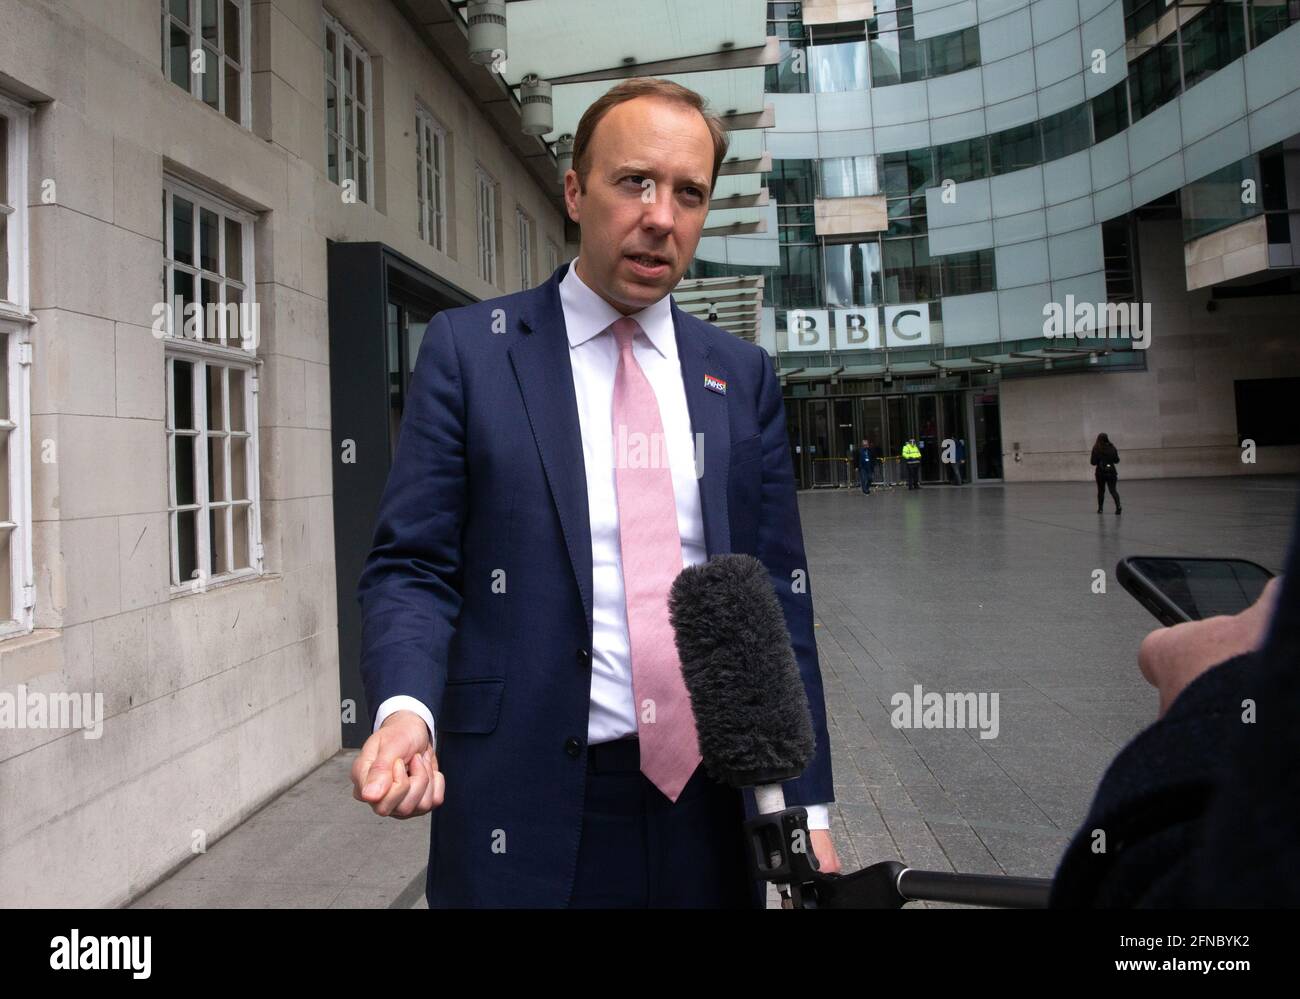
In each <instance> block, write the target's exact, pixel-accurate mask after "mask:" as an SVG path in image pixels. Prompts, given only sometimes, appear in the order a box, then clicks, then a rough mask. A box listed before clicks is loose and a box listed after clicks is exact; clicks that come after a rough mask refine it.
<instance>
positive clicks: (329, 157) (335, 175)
mask: <svg viewBox="0 0 1300 999" xmlns="http://www.w3.org/2000/svg"><path fill="white" fill-rule="evenodd" d="M325 168H326V171H327V172H328V173H329V178H330V180H331V181H333V182H334V183H335V184H337V183H338V182H339V140H338V136H337V135H335V134H333V133H331V134H330V136H329V141H328V142H327V143H326V144H325Z"/></svg>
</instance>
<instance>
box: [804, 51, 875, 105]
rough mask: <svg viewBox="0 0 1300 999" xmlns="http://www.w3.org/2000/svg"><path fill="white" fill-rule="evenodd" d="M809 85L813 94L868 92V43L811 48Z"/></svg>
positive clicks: (808, 59) (809, 55) (808, 57)
mask: <svg viewBox="0 0 1300 999" xmlns="http://www.w3.org/2000/svg"><path fill="white" fill-rule="evenodd" d="M805 51H806V53H807V69H808V77H809V80H808V82H809V84H810V87H809V89H811V90H812V91H813V92H814V93H820V94H828V93H837V92H843V91H847V90H866V89H867V45H866V42H865V41H855V42H840V43H838V44H835V45H811V46H809V47H808V48H807V49H806V50H805Z"/></svg>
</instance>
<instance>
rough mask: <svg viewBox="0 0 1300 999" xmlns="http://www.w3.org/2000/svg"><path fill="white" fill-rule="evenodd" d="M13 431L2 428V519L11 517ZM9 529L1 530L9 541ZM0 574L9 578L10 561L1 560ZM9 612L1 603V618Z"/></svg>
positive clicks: (0, 516) (0, 432)
mask: <svg viewBox="0 0 1300 999" xmlns="http://www.w3.org/2000/svg"><path fill="white" fill-rule="evenodd" d="M10 433H11V431H8V430H0V520H8V519H9V435H10ZM9 533H10V532H9V531H0V535H3V536H4V538H5V540H6V541H7V540H8V538H9ZM0 576H3V577H5V578H6V579H8V578H9V563H8V562H7V561H5V560H0ZM8 614H9V605H8V604H5V603H0V620H2V619H3V618H5V617H7V616H8Z"/></svg>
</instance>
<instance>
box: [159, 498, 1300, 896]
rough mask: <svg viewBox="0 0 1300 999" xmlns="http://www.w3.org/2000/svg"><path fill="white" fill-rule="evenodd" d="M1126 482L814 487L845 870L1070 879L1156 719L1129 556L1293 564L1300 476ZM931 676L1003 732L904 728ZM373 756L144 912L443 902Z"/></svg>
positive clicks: (816, 587) (819, 622)
mask: <svg viewBox="0 0 1300 999" xmlns="http://www.w3.org/2000/svg"><path fill="white" fill-rule="evenodd" d="M1120 489H1121V495H1122V497H1123V501H1124V511H1125V512H1124V514H1123V515H1122V516H1120V517H1116V516H1115V515H1114V514H1113V513H1110V512H1108V513H1106V514H1103V515H1101V516H1098V515H1097V514H1096V513H1095V512H1094V510H1095V507H1094V506H1093V501H1094V499H1095V492H1094V491H1093V485H1092V483H1091V482H1083V483H1029V484H1017V485H1011V486H1001V485H989V486H965V487H960V488H957V487H926V488H922V489H921V490H920V491H919V492H913V493H908V492H906V491H905V490H894V491H892V492H884V493H876V494H873V495H871V496H864V495H862V493H861V492H860V491H858V490H847V489H845V490H827V491H812V492H805V493H801V494H800V504H799V505H800V517H801V520H802V524H803V530H804V539H805V546H806V548H807V553H808V563H809V578H810V585H811V590H812V594H813V604H814V608H815V611H816V634H817V645H818V651H819V656H820V660H821V666H822V674H823V679H824V681H825V687H826V702H827V711H828V715H829V723H830V734H831V749H832V758H833V765H834V770H835V791H836V799H837V800H836V804H835V806H834V807H833V808H832V810H831V823H832V832H833V833H834V836H835V839H836V844H837V848H838V850H839V852H840V857H841V860H842V861H843V863H844V866H845V869H846V870H856V869H858V868H860V867H863V866H866V865H868V864H871V863H876V862H878V861H881V860H888V859H897V860H902V861H903V862H905V863H908V864H911V865H913V866H916V867H923V868H927V869H934V870H945V871H946V870H956V871H962V872H968V873H980V874H996V873H1009V874H1018V875H1028V876H1038V877H1050V876H1051V875H1052V873H1053V872H1054V870H1055V868H1056V864H1057V862H1058V860H1059V859H1060V855H1061V852H1062V851H1063V849H1064V848H1065V845H1066V843H1067V842H1068V840H1069V837H1070V835H1071V834H1072V833H1073V831H1074V829H1075V827H1076V826H1077V824H1078V823H1079V822H1081V821H1082V819H1083V817H1084V815H1085V814H1086V812H1087V808H1088V805H1089V803H1090V801H1091V799H1092V795H1093V793H1094V791H1095V788H1096V785H1097V781H1098V780H1099V779H1100V777H1101V775H1102V774H1103V773H1104V771H1105V769H1106V767H1107V765H1108V764H1109V763H1110V761H1111V759H1113V757H1114V756H1115V754H1116V752H1117V751H1118V750H1119V749H1120V748H1121V747H1122V746H1123V745H1124V743H1126V742H1127V741H1128V740H1129V739H1130V738H1132V737H1133V736H1134V735H1135V734H1137V733H1138V732H1139V731H1140V730H1141V729H1142V728H1143V727H1145V726H1146V725H1147V724H1149V723H1150V721H1151V720H1152V719H1153V718H1154V717H1155V710H1156V696H1155V693H1154V691H1153V690H1152V689H1151V688H1150V687H1149V686H1147V684H1146V683H1145V682H1144V681H1143V680H1142V678H1141V676H1140V675H1139V674H1138V671H1137V648H1138V644H1139V643H1140V642H1141V640H1142V637H1143V636H1144V635H1146V634H1147V632H1148V631H1150V630H1151V629H1152V628H1153V627H1154V626H1155V622H1154V619H1153V618H1151V617H1150V616H1149V615H1148V614H1147V612H1146V611H1144V610H1143V609H1142V608H1141V607H1140V606H1139V605H1138V604H1137V602H1136V601H1134V600H1133V599H1132V598H1131V597H1130V596H1129V595H1128V594H1127V593H1125V592H1124V590H1123V588H1122V587H1121V586H1120V585H1119V584H1118V583H1117V582H1116V580H1115V578H1114V566H1115V563H1116V561H1117V560H1118V559H1120V558H1121V557H1123V556H1127V555H1138V554H1152V555H1201V556H1235V557H1241V558H1248V559H1252V560H1254V561H1257V562H1260V563H1262V564H1263V565H1265V566H1267V567H1268V568H1270V569H1272V570H1273V571H1278V570H1280V568H1281V565H1282V562H1283V559H1284V557H1285V547H1286V543H1287V541H1288V537H1289V531H1290V525H1291V518H1292V513H1293V510H1294V507H1295V503H1296V499H1297V487H1296V483H1295V482H1294V481H1291V480H1287V479H1279V478H1234V479H1191V480H1163V481H1156V480H1151V481H1135V482H1128V481H1125V482H1121V484H1120ZM1094 569H1103V570H1105V573H1106V583H1107V588H1106V592H1105V593H1104V594H1094V593H1092V592H1091V582H1092V572H1093V570H1094ZM916 684H920V685H921V686H922V688H923V691H935V692H940V693H948V692H951V693H975V694H978V693H981V692H982V693H985V694H992V693H997V694H998V706H999V711H998V721H999V726H998V728H999V730H998V735H997V738H995V739H981V738H979V733H978V732H977V731H975V730H973V729H958V730H952V729H934V728H929V729H927V728H920V729H915V728H895V727H894V725H893V724H892V723H891V719H890V714H891V710H892V708H891V698H892V697H893V696H894V695H895V694H898V693H908V694H909V695H910V694H911V692H912V691H913V688H914V685H916ZM354 757H355V752H354V751H343V752H340V753H339V754H338V755H336V756H335V757H333V758H332V759H330V760H329V761H328V762H326V763H325V764H324V765H322V766H321V767H319V768H318V769H317V770H315V771H313V772H312V773H311V774H310V775H308V776H307V777H306V778H304V779H303V780H302V781H300V782H299V783H298V784H296V785H295V786H294V787H293V788H291V789H290V790H289V791H287V792H286V793H285V794H284V795H282V796H280V797H279V798H277V799H276V800H274V801H273V802H271V803H270V804H268V805H267V806H266V807H265V808H263V809H262V810H261V811H259V812H258V813H257V814H255V815H254V816H253V817H252V818H250V819H249V820H248V821H246V822H245V823H243V824H242V825H240V826H239V827H238V828H237V829H235V830H233V831H232V832H231V833H229V834H228V835H226V836H225V837H223V838H222V839H221V840H220V841H219V842H217V843H215V844H212V845H211V846H210V848H209V850H208V852H207V853H206V854H204V855H202V856H199V857H196V858H195V859H194V860H193V861H191V862H190V863H188V864H187V865H185V866H184V867H182V868H180V869H178V870H177V871H176V872H175V873H174V874H172V875H171V876H170V877H169V878H167V879H166V880H164V881H163V882H162V883H161V884H159V885H158V886H156V887H155V888H154V889H152V890H151V891H149V892H148V893H147V894H145V895H143V896H142V897H141V898H139V899H138V900H136V902H135V903H134V904H135V905H136V906H148V907H171V906H185V907H258V908H261V907H283V908H294V907H312V908H328V907H333V908H340V907H349V908H388V907H401V908H422V907H424V905H425V902H424V865H425V862H426V859H427V852H428V842H429V820H428V817H427V816H426V817H421V818H417V819H411V820H406V821H395V820H392V819H382V818H379V817H377V816H374V815H372V814H371V813H370V811H369V810H368V809H367V808H365V807H363V806H361V805H360V804H359V803H357V802H356V801H354V800H353V799H352V797H351V793H350V783H349V780H348V772H349V768H350V767H351V764H352V760H353V758H354ZM936 907H940V908H942V907H944V906H936Z"/></svg>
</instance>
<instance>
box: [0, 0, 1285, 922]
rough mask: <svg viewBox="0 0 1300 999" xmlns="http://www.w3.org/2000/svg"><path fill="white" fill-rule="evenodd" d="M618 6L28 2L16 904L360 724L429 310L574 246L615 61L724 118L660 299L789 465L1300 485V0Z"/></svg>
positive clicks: (17, 473)
mask: <svg viewBox="0 0 1300 999" xmlns="http://www.w3.org/2000/svg"><path fill="white" fill-rule="evenodd" d="M600 6H601V11H602V16H601V17H600V18H599V19H597V20H596V21H594V22H593V21H591V20H590V18H589V13H590V7H591V5H590V4H589V3H586V2H585V0H521V2H510V3H504V2H501V0H494V2H475V3H470V4H466V3H463V2H459V0H117V2H113V3H106V2H100V0H0V369H2V371H0V476H3V483H2V484H0V905H5V906H24V905H118V904H123V903H128V902H130V901H131V900H133V899H135V898H138V897H139V896H140V895H141V894H143V893H144V892H146V891H148V890H149V888H150V887H151V886H153V885H155V884H157V883H158V882H159V880H160V879H162V878H164V877H165V876H166V875H167V874H168V873H169V872H170V871H173V870H175V869H176V868H178V867H179V866H180V865H182V864H184V863H185V862H186V861H187V860H189V859H190V858H192V857H193V856H194V855H195V853H196V852H199V851H201V850H203V849H205V848H206V846H208V845H210V844H212V843H213V842H215V841H216V840H218V839H220V838H221V837H222V836H223V835H225V834H226V833H228V832H229V831H231V830H232V829H234V828H235V827H236V826H238V825H239V824H240V823H241V822H243V821H244V820H245V819H247V818H248V817H249V816H250V815H252V814H253V813H255V812H256V811H257V810H258V809H259V808H261V807H262V806H263V805H264V804H266V803H267V802H268V801H270V800H272V799H273V798H275V797H276V796H278V795H280V794H282V793H283V792H284V791H286V790H287V789H288V788H290V787H292V786H293V785H294V784H295V783H296V782H298V781H299V780H301V779H302V778H303V777H304V776H305V775H306V774H308V773H310V772H311V771H312V770H313V769H315V768H316V767H318V766H320V765H321V764H322V763H323V762H325V761H327V760H329V759H331V758H332V757H333V756H334V755H335V754H336V753H337V752H338V751H339V749H340V747H341V746H357V745H359V744H360V742H361V741H362V740H363V739H364V737H365V735H366V734H367V732H368V728H369V725H368V719H367V717H366V710H365V705H364V701H363V700H362V695H361V685H360V678H359V675H358V667H357V662H358V649H359V645H360V616H359V608H358V606H357V603H356V599H355V591H356V583H357V579H358V576H359V573H360V570H361V566H362V563H363V560H364V559H365V556H366V554H367V552H368V549H369V545H370V542H371V532H372V528H373V524H374V519H375V512H376V509H377V506H378V502H379V497H380V495H381V493H382V490H383V487H384V483H385V480H386V477H387V474H388V470H389V467H390V464H391V456H392V449H393V446H394V444H395V442H396V434H397V428H398V426H399V423H400V419H401V414H402V412H403V406H404V403H405V393H406V391H407V386H408V383H409V379H410V377H411V369H412V365H413V364H414V361H415V358H416V356H417V354H418V350H419V346H420V343H421V340H422V337H423V335H424V331H425V327H426V325H427V324H428V322H429V320H430V318H431V317H432V316H433V315H435V314H436V313H437V312H438V311H439V310H441V309H445V308H450V307H455V306H459V305H464V304H468V303H471V302H475V301H480V300H483V299H487V298H492V297H496V296H499V295H503V294H507V293H510V292H514V291H518V290H520V289H521V288H526V287H531V286H533V285H536V284H537V283H539V282H540V281H544V280H546V279H548V278H549V277H550V276H551V275H552V274H554V273H555V271H556V270H557V269H558V268H559V266H560V265H561V264H562V263H563V262H564V261H567V260H571V259H572V258H573V257H574V255H575V254H576V253H577V249H578V242H579V232H578V230H577V228H576V226H575V225H574V224H573V223H572V222H571V221H569V220H567V219H566V217H565V213H564V208H563V199H562V188H561V183H560V178H561V177H562V176H563V175H564V171H565V168H566V167H567V165H568V162H569V160H570V159H571V141H572V134H573V132H575V131H576V126H577V122H578V120H579V118H580V116H581V114H582V112H583V111H584V110H585V109H586V108H587V107H589V106H590V104H591V103H592V102H593V101H594V100H595V99H596V98H597V97H599V96H600V94H601V93H603V92H604V91H605V90H606V89H608V88H609V87H610V86H612V85H613V84H614V83H615V82H617V81H618V80H620V79H625V78H628V77H631V76H662V77H666V78H669V79H673V80H676V81H677V82H680V83H682V84H684V85H686V86H688V87H691V88H692V89H694V90H697V91H698V92H700V93H701V94H702V95H703V96H704V97H705V98H706V99H707V100H708V102H709V104H710V107H711V108H713V109H714V110H715V111H716V112H717V113H718V114H719V116H720V118H721V119H722V122H723V125H724V127H725V128H727V130H728V131H729V132H730V134H731V139H732V144H731V149H730V151H729V154H728V156H727V159H726V162H725V163H724V164H723V167H722V171H721V176H720V177H719V182H718V185H717V188H716V189H715V191H714V192H713V198H712V201H711V203H710V212H709V218H708V220H707V221H706V224H705V229H704V233H703V237H702V239H701V242H700V245H699V251H698V253H697V255H696V258H695V260H694V262H693V264H692V268H691V270H690V272H689V273H688V274H687V276H686V277H685V278H684V279H683V281H682V283H681V285H680V287H679V288H678V290H677V291H676V292H675V297H676V298H677V300H678V303H679V305H680V306H681V307H682V308H683V309H686V310H687V311H691V312H693V313H694V314H696V315H699V316H701V317H705V318H712V319H713V321H715V322H716V324H717V325H718V326H720V327H721V328H723V329H725V330H728V331H730V332H732V333H733V334H735V335H737V336H741V337H745V338H747V339H752V340H754V341H756V342H758V343H760V344H761V345H762V346H764V347H765V348H766V349H767V350H768V352H769V353H770V354H771V356H772V363H773V365H774V368H775V369H776V370H777V371H778V372H779V373H780V378H781V381H782V383H783V385H784V392H785V399H786V409H787V414H788V421H789V432H790V448H791V455H792V457H793V459H794V467H795V470H796V475H797V476H798V478H799V481H800V483H801V485H803V486H805V487H809V488H812V487H818V486H827V485H833V484H836V483H842V482H843V481H844V480H845V474H846V465H847V463H848V462H849V461H850V460H851V458H852V454H853V451H852V449H853V448H854V446H855V445H856V444H857V443H859V442H860V441H861V439H862V438H864V437H870V438H872V439H873V441H874V442H875V443H876V444H877V446H879V447H881V448H882V449H883V450H887V451H888V452H890V453H893V454H896V453H897V451H898V449H899V447H900V446H901V444H902V442H903V441H904V440H905V439H906V438H908V437H917V438H919V439H920V440H921V441H922V443H924V444H925V445H926V447H925V454H926V458H925V462H926V465H925V470H924V477H925V478H926V479H930V480H935V479H939V478H940V477H941V472H942V468H941V467H940V465H939V464H937V462H938V459H939V455H940V453H941V451H942V442H943V441H945V440H954V441H956V440H964V441H966V443H967V445H968V454H969V458H970V460H969V462H968V467H969V470H970V472H971V473H972V475H973V477H975V478H977V479H979V480H994V481H996V480H1004V481H1010V480H1044V479H1070V478H1084V477H1086V476H1087V475H1088V473H1089V468H1088V464H1087V451H1088V447H1089V444H1090V443H1091V440H1092V438H1093V437H1094V436H1095V435H1096V433H1097V432H1099V431H1105V432H1107V433H1109V434H1110V435H1111V436H1112V438H1113V439H1114V440H1115V441H1116V443H1117V444H1118V446H1119V447H1120V449H1121V450H1122V452H1123V455H1124V468H1125V470H1126V474H1127V475H1128V476H1133V477H1141V476H1178V475H1219V474H1225V475H1232V474H1250V473H1256V472H1268V471H1279V470H1283V469H1289V468H1293V467H1294V466H1295V464H1296V457H1297V454H1298V453H1300V436H1298V435H1300V421H1297V420H1296V419H1295V416H1294V412H1295V410H1294V403H1293V400H1294V398H1295V397H1296V395H1297V388H1298V387H1300V336H1298V335H1297V331H1296V326H1295V309H1294V303H1295V302H1296V301H1297V298H1296V292H1297V290H1298V287H1297V265H1300V211H1298V210H1300V146H1297V133H1300V24H1296V23H1295V22H1296V21H1297V20H1300V5H1297V3H1295V2H1294V0H1291V2H1286V0H1245V2H1243V0H1215V2H1200V0H1198V2H1195V3H1193V2H1189V0H1177V2H1169V0H1035V2H1029V0H913V2H911V3H910V4H909V3H899V2H895V0H877V2H875V3H872V2H870V0H858V2H847V0H845V2H833V0H821V2H808V3H805V4H802V5H801V4H795V3H769V4H763V3H761V2H755V0H709V3H708V4H701V3H699V2H698V0H664V2H663V3H662V4H660V5H653V6H654V7H655V11H656V13H655V15H654V16H655V17H656V18H658V19H659V20H658V21H657V22H656V24H655V25H653V26H652V27H648V26H646V25H644V24H641V25H640V26H639V27H638V30H636V31H630V30H629V26H630V25H634V24H638V23H639V22H638V19H644V18H645V17H646V16H647V14H646V8H647V5H645V4H644V3H643V2H642V0H604V2H603V3H602V4H601V5H600ZM498 56H500V58H498ZM209 305H211V306H214V307H219V309H215V310H214V315H215V317H216V318H215V319H214V320H213V321H212V323H211V324H210V325H205V326H204V327H202V328H194V327H192V325H191V322H190V317H191V313H192V312H193V309H192V308H191V307H205V306H209ZM1120 306H1124V307H1125V308H1123V309H1121V308H1119V307H1120ZM1148 306H1149V308H1148ZM1053 307H1055V308H1056V309H1057V311H1058V312H1059V313H1060V315H1059V316H1058V317H1057V318H1058V319H1059V322H1056V323H1055V325H1054V326H1053V325H1051V323H1049V320H1051V315H1050V314H1051V313H1052V311H1053ZM1067 310H1068V315H1067V314H1065V313H1066V312H1067ZM200 312H202V309H201V308H200ZM1089 317H1091V319H1089ZM1099 317H1100V318H1099ZM205 318H206V317H205ZM1099 327H1101V328H1099ZM1049 333H1051V334H1053V335H1050V336H1049V335H1048V334H1049ZM1056 334H1060V335H1056ZM1102 334H1104V335H1102ZM1243 441H1246V442H1253V443H1249V446H1243ZM1247 457H1248V458H1249V459H1250V460H1244V459H1246V458H1247ZM83 694H84V695H85V697H86V698H87V700H86V701H84V702H83V701H82V700H80V698H81V695H83ZM92 694H93V695H94V698H92V697H91V695H92ZM71 695H75V697H76V700H75V702H74V701H73V700H72V697H71ZM96 698H97V699H98V701H96V700H95V699H96ZM73 707H76V708H77V709H78V710H81V711H82V712H83V714H82V716H81V717H80V719H79V720H78V718H77V717H74V713H73V712H72V708H73ZM55 712H58V713H59V717H58V718H57V719H56V718H55V717H54V716H53V715H54V713H55ZM65 715H66V716H65ZM269 890H270V889H269V888H268V891H269Z"/></svg>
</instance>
